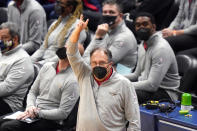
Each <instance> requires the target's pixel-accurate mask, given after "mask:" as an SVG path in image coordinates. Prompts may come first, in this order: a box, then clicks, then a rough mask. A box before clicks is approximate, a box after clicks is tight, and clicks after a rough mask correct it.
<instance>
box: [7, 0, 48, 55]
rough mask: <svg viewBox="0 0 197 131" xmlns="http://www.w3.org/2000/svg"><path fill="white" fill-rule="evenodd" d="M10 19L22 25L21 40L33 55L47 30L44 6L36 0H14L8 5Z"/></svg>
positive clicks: (19, 25)
mask: <svg viewBox="0 0 197 131" xmlns="http://www.w3.org/2000/svg"><path fill="white" fill-rule="evenodd" d="M8 21H10V22H14V23H16V24H17V25H18V27H20V35H21V38H20V42H21V43H22V46H23V48H24V49H25V50H26V51H27V52H28V54H30V55H32V54H33V53H34V52H35V51H36V50H37V49H38V48H39V47H40V45H41V43H42V41H43V40H44V37H45V34H46V32H47V23H46V14H45V11H44V9H43V7H42V6H41V5H40V4H39V3H38V2H37V1H36V0H13V1H12V2H10V3H9V5H8Z"/></svg>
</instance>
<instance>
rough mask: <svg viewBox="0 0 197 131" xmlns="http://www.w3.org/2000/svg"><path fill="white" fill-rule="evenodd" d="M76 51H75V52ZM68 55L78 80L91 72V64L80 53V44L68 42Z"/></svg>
mask: <svg viewBox="0 0 197 131" xmlns="http://www.w3.org/2000/svg"><path fill="white" fill-rule="evenodd" d="M73 52H75V53H73ZM66 53H67V57H68V60H69V62H70V65H71V67H72V70H73V71H74V73H75V75H76V77H77V79H78V81H79V80H80V79H81V78H83V77H84V76H85V75H86V74H87V73H90V72H91V69H90V66H89V65H88V64H86V63H85V61H84V59H83V58H82V56H81V55H80V53H79V49H78V44H76V43H71V42H70V41H69V42H68V43H67V52H66Z"/></svg>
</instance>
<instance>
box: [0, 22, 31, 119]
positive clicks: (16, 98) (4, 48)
mask: <svg viewBox="0 0 197 131" xmlns="http://www.w3.org/2000/svg"><path fill="white" fill-rule="evenodd" d="M18 32H19V29H18V27H17V25H16V24H14V23H10V22H7V23H3V24H2V25H1V26H0V49H1V53H2V56H1V57H0V107H1V109H0V116H1V115H4V114H7V113H10V112H14V111H17V110H21V108H22V107H23V99H24V97H25V95H26V91H27V89H28V87H29V86H30V84H31V83H32V80H33V78H34V68H33V64H32V62H31V59H30V56H29V55H28V54H27V52H26V51H24V49H23V48H22V47H21V45H19V38H20V34H19V33H18Z"/></svg>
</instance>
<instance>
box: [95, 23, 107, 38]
mask: <svg viewBox="0 0 197 131" xmlns="http://www.w3.org/2000/svg"><path fill="white" fill-rule="evenodd" d="M108 30H109V25H108V24H101V25H98V27H97V30H96V37H95V38H96V39H98V38H103V36H104V35H105V34H106V33H107V32H108Z"/></svg>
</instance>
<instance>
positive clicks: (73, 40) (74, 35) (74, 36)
mask: <svg viewBox="0 0 197 131" xmlns="http://www.w3.org/2000/svg"><path fill="white" fill-rule="evenodd" d="M88 21H89V19H87V20H86V21H85V22H84V21H83V15H81V16H80V21H79V23H78V24H77V26H76V28H75V30H74V31H73V32H72V34H71V36H70V38H69V40H70V42H71V43H77V41H78V39H79V35H80V32H81V31H82V30H83V29H85V28H87V25H88Z"/></svg>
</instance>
